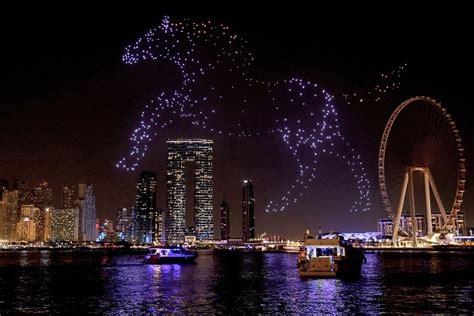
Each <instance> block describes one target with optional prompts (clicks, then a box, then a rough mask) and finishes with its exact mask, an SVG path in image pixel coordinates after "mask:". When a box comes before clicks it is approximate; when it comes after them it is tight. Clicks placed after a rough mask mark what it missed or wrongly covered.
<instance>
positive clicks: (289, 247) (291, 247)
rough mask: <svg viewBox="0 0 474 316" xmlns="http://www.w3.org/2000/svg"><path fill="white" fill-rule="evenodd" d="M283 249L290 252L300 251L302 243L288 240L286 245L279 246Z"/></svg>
mask: <svg viewBox="0 0 474 316" xmlns="http://www.w3.org/2000/svg"><path fill="white" fill-rule="evenodd" d="M279 249H281V251H283V252H288V253H298V252H300V250H301V244H300V243H299V242H287V243H286V244H285V245H282V246H280V247H279Z"/></svg>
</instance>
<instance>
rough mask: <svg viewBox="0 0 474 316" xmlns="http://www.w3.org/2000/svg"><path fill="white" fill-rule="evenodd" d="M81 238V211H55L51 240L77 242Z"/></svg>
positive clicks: (72, 209)
mask: <svg viewBox="0 0 474 316" xmlns="http://www.w3.org/2000/svg"><path fill="white" fill-rule="evenodd" d="M78 238H79V209H78V208H69V209H53V210H52V218H51V240H54V241H77V240H78Z"/></svg>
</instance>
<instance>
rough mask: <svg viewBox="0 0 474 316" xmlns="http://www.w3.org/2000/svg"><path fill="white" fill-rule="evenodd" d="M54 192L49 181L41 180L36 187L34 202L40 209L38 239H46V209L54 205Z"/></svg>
mask: <svg viewBox="0 0 474 316" xmlns="http://www.w3.org/2000/svg"><path fill="white" fill-rule="evenodd" d="M52 199H53V192H52V190H51V188H50V187H49V185H48V182H47V181H44V180H43V181H41V182H39V183H38V185H37V186H36V187H35V188H34V198H33V204H34V205H35V206H36V207H37V208H38V209H39V211H38V212H37V213H36V217H35V221H36V240H37V241H44V240H45V230H46V213H47V211H46V209H47V208H48V207H50V206H51V205H52Z"/></svg>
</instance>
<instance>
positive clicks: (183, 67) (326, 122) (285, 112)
mask: <svg viewBox="0 0 474 316" xmlns="http://www.w3.org/2000/svg"><path fill="white" fill-rule="evenodd" d="M122 59H123V62H124V63H125V64H128V65H135V64H138V63H141V62H167V63H170V64H172V65H174V66H175V67H176V68H177V70H178V71H179V73H180V77H181V80H180V84H179V85H178V86H176V87H174V89H173V91H168V90H166V91H165V90H160V87H156V95H155V97H153V98H152V99H150V100H149V101H148V102H147V103H146V104H144V105H143V110H142V112H141V114H140V117H139V120H138V124H137V125H136V127H135V128H134V129H133V131H132V133H131V136H130V151H129V152H128V153H127V154H126V155H124V157H122V158H121V159H120V160H119V161H118V162H117V163H116V167H117V168H121V169H124V170H127V171H134V170H136V169H137V168H138V166H139V164H140V161H141V160H142V159H143V158H144V157H145V155H146V154H147V152H148V151H149V150H150V147H151V146H152V145H153V143H154V141H155V140H156V139H157V138H159V136H160V131H162V130H164V129H167V128H170V127H172V126H173V125H174V124H176V123H177V122H181V123H182V122H185V123H186V124H189V125H190V126H192V127H194V128H197V129H203V130H206V131H208V132H210V133H213V134H215V135H220V136H222V137H232V138H238V139H249V140H251V139H252V138H254V137H265V138H278V139H279V140H281V144H282V146H285V147H286V148H287V149H288V150H289V152H290V153H291V157H292V160H293V165H294V167H295V173H294V179H292V180H291V181H288V183H289V184H288V187H287V188H286V189H285V192H284V193H283V195H282V196H275V197H274V198H272V199H271V200H269V201H267V202H266V205H267V206H266V209H265V211H266V212H281V211H284V210H285V209H288V207H289V205H290V204H291V203H298V201H299V199H301V198H302V197H303V196H304V194H305V192H306V191H307V190H308V188H309V185H310V184H311V182H313V181H315V179H317V176H318V167H320V165H318V161H319V160H320V157H322V156H323V155H329V156H332V157H335V158H338V159H341V160H342V161H343V162H344V164H345V165H346V166H347V169H348V170H349V172H350V173H351V174H352V177H353V182H354V186H355V187H356V189H357V193H358V195H357V197H356V198H355V199H354V201H353V202H352V206H351V207H350V209H349V211H350V212H364V211H367V210H369V209H370V189H371V187H370V182H369V180H368V177H367V173H366V170H365V168H364V165H363V162H362V160H361V156H360V154H359V153H357V151H356V150H355V149H354V147H353V146H352V145H351V143H350V141H349V139H347V138H346V137H345V136H344V135H343V132H342V128H341V126H340V120H339V114H338V111H337V108H336V103H337V102H344V103H346V104H357V103H362V102H367V101H371V102H379V101H380V100H381V98H382V97H383V95H384V94H386V93H389V92H392V91H394V90H396V89H398V88H399V85H400V82H399V79H400V75H401V72H402V71H403V70H404V69H405V67H406V64H405V65H402V66H400V67H398V68H397V69H395V70H393V71H391V72H389V73H386V74H381V76H380V77H379V80H378V82H377V83H376V85H375V86H374V87H373V88H372V89H370V90H368V91H367V92H365V93H351V94H344V95H341V96H336V95H334V94H332V93H331V92H330V90H329V88H326V87H321V86H320V85H318V83H315V82H312V81H308V80H305V79H303V78H300V77H298V76H294V77H289V78H283V79H281V80H276V81H268V80H261V79H259V78H258V77H257V76H254V75H253V68H252V67H253V61H254V57H253V55H252V53H251V52H249V51H248V50H247V49H246V41H245V40H244V39H243V38H241V37H240V36H238V35H236V34H235V33H234V32H232V30H231V29H230V28H229V27H227V26H225V25H222V24H213V23H212V22H211V21H206V22H202V23H197V22H193V21H190V20H182V21H174V20H172V19H170V18H169V17H166V16H165V17H164V18H163V19H162V22H161V24H160V25H159V26H158V27H156V28H154V29H152V30H150V31H148V32H147V33H145V34H144V35H143V36H142V37H140V38H138V39H137V40H136V41H135V42H134V43H133V44H131V45H129V46H127V47H126V49H125V53H124V54H123V56H122Z"/></svg>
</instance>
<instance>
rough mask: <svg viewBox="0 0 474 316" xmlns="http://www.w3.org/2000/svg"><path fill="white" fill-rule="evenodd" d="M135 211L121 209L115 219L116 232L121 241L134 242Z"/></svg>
mask: <svg viewBox="0 0 474 316" xmlns="http://www.w3.org/2000/svg"><path fill="white" fill-rule="evenodd" d="M132 210H133V209H130V208H129V209H127V208H119V209H117V216H116V218H115V222H116V226H115V232H116V235H117V239H118V240H119V241H126V242H132V240H133V228H134V227H133V226H134V225H133V223H134V218H133V214H134V213H133V212H132Z"/></svg>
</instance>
